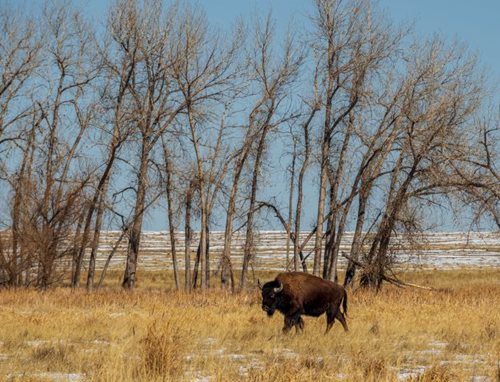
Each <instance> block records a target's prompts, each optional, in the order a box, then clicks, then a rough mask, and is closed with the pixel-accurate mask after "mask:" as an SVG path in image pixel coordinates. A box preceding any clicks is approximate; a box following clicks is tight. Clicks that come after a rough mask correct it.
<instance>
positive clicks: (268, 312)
mask: <svg viewBox="0 0 500 382" xmlns="http://www.w3.org/2000/svg"><path fill="white" fill-rule="evenodd" d="M262 310H263V311H264V312H266V313H267V316H268V317H271V316H272V315H273V314H274V310H275V309H274V308H270V307H268V306H266V305H262Z"/></svg>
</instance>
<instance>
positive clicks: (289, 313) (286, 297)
mask: <svg viewBox="0 0 500 382" xmlns="http://www.w3.org/2000/svg"><path fill="white" fill-rule="evenodd" d="M259 288H260V289H261V291H262V309H263V310H264V311H265V312H266V313H267V315H268V316H269V317H271V316H272V315H273V314H274V312H275V311H276V310H279V311H280V312H281V313H282V314H283V315H284V316H285V326H284V327H283V332H284V333H287V332H288V331H290V329H291V328H292V327H293V326H295V330H296V331H297V332H299V331H302V330H303V328H304V320H303V319H302V317H301V315H306V316H313V317H319V316H321V315H322V314H323V313H325V312H326V332H325V334H326V333H328V331H329V330H330V329H331V327H332V325H333V323H334V321H335V319H337V320H339V321H340V323H341V324H342V326H343V327H344V330H345V331H346V332H347V331H348V330H349V329H348V327H347V323H346V320H345V317H344V314H346V315H347V293H346V290H345V289H344V288H343V287H342V286H340V285H338V284H335V283H334V282H332V281H328V280H324V279H322V278H319V277H316V276H313V275H310V274H308V273H302V272H286V273H280V274H279V275H278V276H276V278H275V279H274V280H273V281H269V282H267V283H265V284H264V285H263V286H261V285H260V282H259ZM341 304H342V309H343V312H341V311H340V305H341Z"/></svg>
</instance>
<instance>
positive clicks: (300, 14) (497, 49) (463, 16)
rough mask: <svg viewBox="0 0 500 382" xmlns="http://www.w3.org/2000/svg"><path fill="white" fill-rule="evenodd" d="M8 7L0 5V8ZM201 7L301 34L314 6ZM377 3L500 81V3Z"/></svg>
mask: <svg viewBox="0 0 500 382" xmlns="http://www.w3.org/2000/svg"><path fill="white" fill-rule="evenodd" d="M6 1H7V0H0V4H1V3H5V2H6ZM10 2H11V1H10ZM40 2H41V1H40ZM166 2H167V3H168V1H166ZM26 3H27V4H29V3H30V2H29V1H27V2H26ZM73 3H75V4H78V5H79V6H80V7H81V8H82V9H84V10H87V11H88V12H89V14H91V15H92V16H93V17H96V18H100V17H102V16H104V15H105V14H106V11H105V10H106V8H107V6H108V4H109V3H111V1H109V0H73ZM198 3H199V4H201V5H202V6H203V8H204V9H205V10H206V12H207V15H208V17H209V19H210V21H212V22H214V23H216V24H219V25H220V26H224V25H228V24H231V23H233V22H234V20H235V19H236V18H237V17H243V18H244V19H245V18H248V17H249V16H251V15H253V14H255V13H265V12H267V11H268V10H269V9H272V11H273V16H274V18H275V19H276V22H277V25H278V28H284V27H286V26H287V25H288V24H289V21H290V20H294V22H293V23H292V25H293V27H297V28H300V27H302V26H303V25H304V23H305V22H304V19H305V17H307V15H309V14H310V13H311V9H312V3H313V2H312V1H309V0H198ZM378 3H379V6H380V7H381V8H382V9H383V10H385V12H386V13H387V15H388V16H389V17H390V18H391V19H393V20H394V21H395V22H403V21H409V22H414V25H415V30H416V32H417V33H418V34H419V35H421V36H430V35H432V34H433V33H440V34H441V35H442V36H444V37H446V38H449V39H453V38H457V39H459V40H460V41H463V42H465V43H467V44H468V46H469V47H470V49H471V50H472V51H474V52H477V53H478V54H479V55H480V56H481V59H482V62H483V63H484V64H485V65H486V66H488V67H489V68H490V70H491V71H492V72H494V73H495V75H496V77H497V79H498V77H499V76H500V0H477V1H471V0H379V1H378Z"/></svg>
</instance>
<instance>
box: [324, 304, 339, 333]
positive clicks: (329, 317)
mask: <svg viewBox="0 0 500 382" xmlns="http://www.w3.org/2000/svg"><path fill="white" fill-rule="evenodd" d="M337 311H338V309H335V308H328V309H327V310H326V331H325V334H326V333H328V332H329V331H330V329H331V328H332V326H333V324H334V323H335V317H336V315H337Z"/></svg>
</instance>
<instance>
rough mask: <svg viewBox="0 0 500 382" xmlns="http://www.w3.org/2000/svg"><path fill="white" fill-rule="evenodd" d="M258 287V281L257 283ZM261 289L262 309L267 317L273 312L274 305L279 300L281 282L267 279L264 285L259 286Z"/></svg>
mask: <svg viewBox="0 0 500 382" xmlns="http://www.w3.org/2000/svg"><path fill="white" fill-rule="evenodd" d="M259 287H260V283H259ZM260 289H261V291H262V310H264V311H265V312H266V313H267V315H268V316H269V317H271V316H272V315H273V314H274V311H275V310H276V305H277V304H278V302H279V300H280V299H279V297H280V295H281V292H282V291H283V284H282V283H281V282H280V281H276V280H274V281H269V282H268V283H265V284H264V286H262V287H260Z"/></svg>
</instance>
